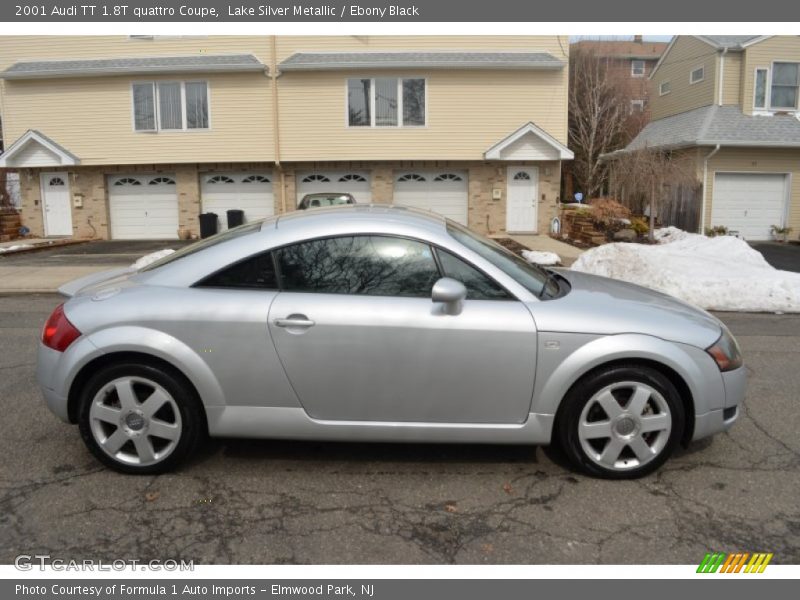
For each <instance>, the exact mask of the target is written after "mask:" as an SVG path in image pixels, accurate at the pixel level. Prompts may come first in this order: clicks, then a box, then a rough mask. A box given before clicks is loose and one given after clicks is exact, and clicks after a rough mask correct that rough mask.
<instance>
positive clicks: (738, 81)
mask: <svg viewBox="0 0 800 600" xmlns="http://www.w3.org/2000/svg"><path fill="white" fill-rule="evenodd" d="M720 60H722V62H723V63H724V65H725V68H724V69H723V71H722V103H723V104H739V102H740V98H741V92H742V62H743V61H742V53H741V52H729V53H728V54H726V55H725V58H724V59H720Z"/></svg>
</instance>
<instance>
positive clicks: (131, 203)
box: [108, 175, 178, 240]
mask: <svg viewBox="0 0 800 600" xmlns="http://www.w3.org/2000/svg"><path fill="white" fill-rule="evenodd" d="M108 190H109V192H108V194H109V213H110V220H111V237H112V239H122V240H136V239H139V240H141V239H167V240H168V239H177V238H178V194H177V188H176V185H175V179H174V176H171V175H115V176H111V177H109V178H108Z"/></svg>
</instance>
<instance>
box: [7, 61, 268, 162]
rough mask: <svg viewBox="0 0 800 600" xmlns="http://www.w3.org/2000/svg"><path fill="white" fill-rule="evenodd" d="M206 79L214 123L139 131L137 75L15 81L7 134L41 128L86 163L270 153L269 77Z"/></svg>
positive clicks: (244, 158)
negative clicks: (133, 94) (175, 129)
mask: <svg viewBox="0 0 800 600" xmlns="http://www.w3.org/2000/svg"><path fill="white" fill-rule="evenodd" d="M152 79H153V78H149V80H152ZM155 79H157V80H158V79H170V80H174V79H175V78H166V77H160V78H155ZM192 79H199V78H192ZM202 79H205V80H206V81H208V85H209V90H210V98H211V102H210V106H211V110H210V117H211V122H210V125H211V128H210V130H203V131H200V130H198V131H185V132H183V131H181V132H159V133H137V132H135V131H134V130H133V123H132V108H131V82H132V80H131V78H128V77H92V78H85V79H53V80H31V81H9V82H6V85H5V90H4V91H5V103H4V115H3V117H4V118H3V127H4V130H5V133H6V136H7V138H6V139H7V140H9V141H10V140H16V139H17V138H19V136H21V135H22V134H23V133H24V132H25V131H26V130H27V129H37V130H39V131H41V132H43V133H44V134H45V135H47V136H48V137H50V138H51V139H53V140H54V141H56V142H57V143H59V144H61V145H62V146H64V147H65V148H67V149H68V150H69V151H70V152H72V153H73V154H75V155H77V156H78V157H80V159H81V164H83V165H101V164H105V165H114V164H137V163H139V164H141V163H151V164H152V163H160V162H173V163H174V162H196V161H197V160H198V157H202V158H203V160H205V161H229V160H236V161H254V160H272V155H273V141H272V133H271V132H272V127H271V96H270V93H269V90H270V88H269V85H268V81H269V80H268V79H267V78H266V77H264V75H262V74H257V73H242V74H225V75H211V76H208V77H204V78H202ZM137 80H138V78H137Z"/></svg>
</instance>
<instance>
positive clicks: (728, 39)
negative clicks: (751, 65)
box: [649, 35, 772, 79]
mask: <svg viewBox="0 0 800 600" xmlns="http://www.w3.org/2000/svg"><path fill="white" fill-rule="evenodd" d="M681 37H693V38H696V39H698V40H700V41H702V42H705V43H706V44H708V45H709V46H712V47H713V48H714V49H715V50H733V51H739V50H744V49H745V48H747V47H748V46H752V45H753V44H757V43H758V42H761V41H763V40H766V39H769V38H771V37H772V36H771V35H692V36H681V35H676V36H673V38H672V40H671V41H670V43H669V46H667V49H666V50H664V53H663V54H662V55H661V58H660V59H659V60H658V62H657V63H656V66H655V67H653V71H652V72H651V73H650V76H649V78H650V79H652V78H653V76H654V75H655V74H656V71H658V68H659V67H660V66H661V63H663V62H664V60H665V59H666V58H667V55H668V54H669V52H670V50H672V47H673V46H674V45H675V43H676V42H677V41H678V40H679V39H680V38H681Z"/></svg>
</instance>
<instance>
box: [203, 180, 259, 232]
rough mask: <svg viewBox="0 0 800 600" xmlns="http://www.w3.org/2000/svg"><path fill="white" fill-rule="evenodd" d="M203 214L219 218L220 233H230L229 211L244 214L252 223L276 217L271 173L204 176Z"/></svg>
mask: <svg viewBox="0 0 800 600" xmlns="http://www.w3.org/2000/svg"><path fill="white" fill-rule="evenodd" d="M200 195H201V197H202V205H203V209H202V210H203V212H213V213H216V214H217V215H218V216H219V228H220V230H224V229H227V226H228V219H227V211H229V210H243V211H244V221H245V223H249V222H252V221H257V220H258V219H264V218H266V217H271V216H272V215H273V214H274V213H275V197H274V195H273V191H272V177H271V176H270V175H269V174H268V173H252V172H235V173H204V174H203V175H202V176H201V181H200Z"/></svg>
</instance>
